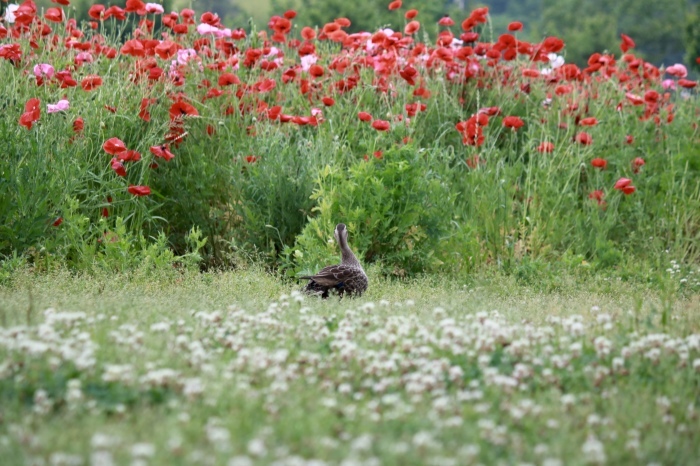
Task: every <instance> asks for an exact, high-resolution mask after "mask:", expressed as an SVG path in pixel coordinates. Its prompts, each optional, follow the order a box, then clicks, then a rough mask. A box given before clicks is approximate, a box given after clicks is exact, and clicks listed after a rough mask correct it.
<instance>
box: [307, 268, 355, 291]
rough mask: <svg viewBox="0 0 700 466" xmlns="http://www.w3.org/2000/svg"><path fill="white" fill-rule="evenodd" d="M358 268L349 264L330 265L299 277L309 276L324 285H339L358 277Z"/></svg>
mask: <svg viewBox="0 0 700 466" xmlns="http://www.w3.org/2000/svg"><path fill="white" fill-rule="evenodd" d="M357 273H358V270H357V268H356V267H349V266H347V265H342V264H340V265H329V266H328V267H324V268H323V269H321V271H320V272H318V273H317V274H316V275H307V276H304V277H297V278H299V279H305V278H308V279H309V280H313V281H315V282H316V283H318V284H319V285H322V286H329V287H333V286H337V285H339V284H341V283H345V282H346V281H348V280H352V279H353V278H355V277H357Z"/></svg>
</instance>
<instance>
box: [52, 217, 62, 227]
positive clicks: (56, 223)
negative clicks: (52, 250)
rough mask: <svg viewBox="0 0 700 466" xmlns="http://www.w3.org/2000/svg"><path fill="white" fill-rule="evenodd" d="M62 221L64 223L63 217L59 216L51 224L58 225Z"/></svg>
mask: <svg viewBox="0 0 700 466" xmlns="http://www.w3.org/2000/svg"><path fill="white" fill-rule="evenodd" d="M61 223H63V217H58V218H57V219H56V220H54V221H53V222H52V223H51V225H53V226H55V227H58V226H61Z"/></svg>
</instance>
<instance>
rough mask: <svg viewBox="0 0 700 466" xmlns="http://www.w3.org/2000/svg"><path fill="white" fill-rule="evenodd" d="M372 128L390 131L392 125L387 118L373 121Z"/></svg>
mask: <svg viewBox="0 0 700 466" xmlns="http://www.w3.org/2000/svg"><path fill="white" fill-rule="evenodd" d="M372 128H374V129H376V130H377V131H388V130H389V128H390V125H389V122H388V121H386V120H374V121H373V122H372Z"/></svg>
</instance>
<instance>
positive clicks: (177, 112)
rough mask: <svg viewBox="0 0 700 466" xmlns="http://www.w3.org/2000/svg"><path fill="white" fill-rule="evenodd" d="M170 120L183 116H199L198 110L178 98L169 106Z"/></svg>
mask: <svg viewBox="0 0 700 466" xmlns="http://www.w3.org/2000/svg"><path fill="white" fill-rule="evenodd" d="M169 113H170V120H171V121H172V120H175V119H180V118H183V117H185V116H199V112H198V111H197V109H196V108H194V106H192V105H190V104H188V103H187V102H184V101H182V100H178V101H177V102H175V103H173V104H172V105H171V106H170V111H169Z"/></svg>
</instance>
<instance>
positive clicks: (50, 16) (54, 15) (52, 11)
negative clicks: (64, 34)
mask: <svg viewBox="0 0 700 466" xmlns="http://www.w3.org/2000/svg"><path fill="white" fill-rule="evenodd" d="M44 18H46V20H47V21H52V22H54V23H60V22H61V21H63V10H62V9H60V8H49V9H47V10H46V13H44Z"/></svg>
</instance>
